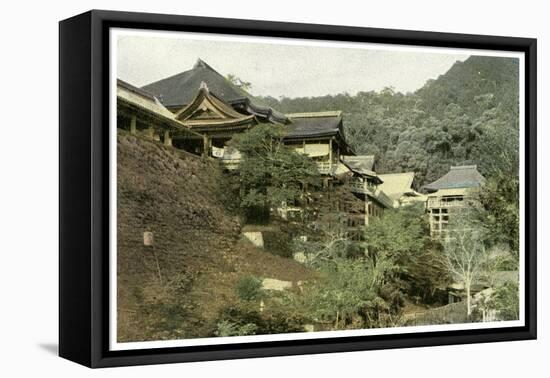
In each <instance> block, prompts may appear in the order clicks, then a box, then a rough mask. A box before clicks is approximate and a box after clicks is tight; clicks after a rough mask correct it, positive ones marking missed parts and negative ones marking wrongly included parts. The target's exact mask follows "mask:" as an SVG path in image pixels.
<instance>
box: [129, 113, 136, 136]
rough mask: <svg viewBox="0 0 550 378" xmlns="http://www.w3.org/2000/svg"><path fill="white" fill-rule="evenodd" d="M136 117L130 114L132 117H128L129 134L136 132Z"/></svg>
mask: <svg viewBox="0 0 550 378" xmlns="http://www.w3.org/2000/svg"><path fill="white" fill-rule="evenodd" d="M136 125H137V117H136V115H135V114H134V115H132V118H131V119H130V134H134V135H135V134H136V132H137V127H136Z"/></svg>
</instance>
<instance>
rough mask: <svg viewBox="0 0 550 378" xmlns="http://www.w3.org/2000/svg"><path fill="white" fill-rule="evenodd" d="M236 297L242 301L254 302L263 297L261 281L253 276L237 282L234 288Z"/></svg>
mask: <svg viewBox="0 0 550 378" xmlns="http://www.w3.org/2000/svg"><path fill="white" fill-rule="evenodd" d="M235 291H236V292H237V296H238V297H239V299H241V300H243V301H254V300H258V299H261V298H262V296H263V291H262V280H260V279H259V278H258V277H254V276H246V277H243V278H241V279H240V280H239V282H237V286H236V288H235Z"/></svg>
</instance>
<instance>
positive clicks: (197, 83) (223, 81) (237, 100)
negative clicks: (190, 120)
mask: <svg viewBox="0 0 550 378" xmlns="http://www.w3.org/2000/svg"><path fill="white" fill-rule="evenodd" d="M202 83H205V84H206V85H207V86H208V88H209V90H210V92H211V93H212V94H214V95H215V96H216V97H217V98H219V99H221V100H222V101H224V102H225V103H227V104H229V105H231V106H233V108H235V109H236V110H238V111H239V112H242V113H248V114H252V115H256V116H259V117H261V118H265V119H268V120H269V121H273V122H278V123H286V122H287V121H288V120H287V118H286V117H285V116H284V114H282V113H280V112H278V111H276V110H275V109H273V108H271V107H269V106H267V105H264V104H263V103H261V101H259V100H258V99H256V98H255V97H253V96H252V95H251V94H249V93H248V92H246V91H245V90H243V89H242V88H239V87H238V86H236V85H234V84H233V83H231V82H230V81H229V80H228V79H227V78H225V77H224V76H223V75H221V74H220V73H219V72H217V71H216V70H215V69H213V68H212V67H210V66H209V65H208V64H207V63H206V62H204V61H203V60H201V59H199V60H197V63H196V64H195V65H194V66H193V68H192V69H190V70H188V71H184V72H181V73H178V74H176V75H173V76H170V77H167V78H165V79H162V80H159V81H156V82H154V83H151V84H148V85H145V86H144V87H142V89H144V90H146V91H147V92H150V93H152V94H153V95H155V96H156V97H158V98H159V100H160V101H161V102H162V104H163V105H164V106H166V107H168V108H171V109H174V108H176V109H177V108H183V107H185V106H187V105H189V104H190V103H191V102H192V101H193V100H194V98H195V95H196V93H197V91H198V90H199V88H200V87H201V85H202Z"/></svg>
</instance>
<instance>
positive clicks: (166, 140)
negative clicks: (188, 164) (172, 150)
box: [164, 130, 172, 147]
mask: <svg viewBox="0 0 550 378" xmlns="http://www.w3.org/2000/svg"><path fill="white" fill-rule="evenodd" d="M164 145H165V146H169V147H172V138H170V132H169V131H168V130H166V131H165V132H164Z"/></svg>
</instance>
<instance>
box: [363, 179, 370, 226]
mask: <svg viewBox="0 0 550 378" xmlns="http://www.w3.org/2000/svg"><path fill="white" fill-rule="evenodd" d="M363 191H364V193H365V227H368V226H369V216H370V214H369V204H370V200H369V197H368V196H367V178H366V177H363Z"/></svg>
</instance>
